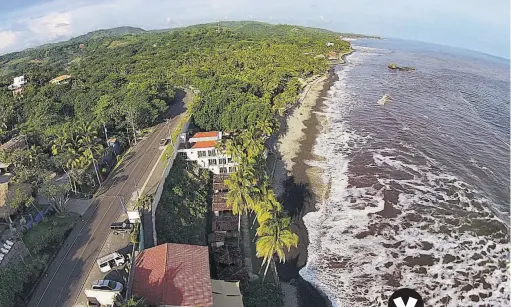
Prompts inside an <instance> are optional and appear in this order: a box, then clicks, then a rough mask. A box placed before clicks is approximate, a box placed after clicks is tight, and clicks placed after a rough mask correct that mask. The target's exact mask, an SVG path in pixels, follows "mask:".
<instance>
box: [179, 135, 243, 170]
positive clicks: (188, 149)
mask: <svg viewBox="0 0 511 307" xmlns="http://www.w3.org/2000/svg"><path fill="white" fill-rule="evenodd" d="M179 138H180V141H181V142H180V146H179V149H178V154H180V155H182V156H183V157H185V158H186V160H188V161H195V162H197V164H199V166H200V167H201V168H206V169H208V170H210V171H211V172H213V174H217V175H218V174H228V173H232V172H234V171H236V163H235V162H234V161H233V160H232V158H231V157H229V156H228V155H226V154H225V153H223V152H221V151H219V150H218V149H217V148H216V144H217V142H218V141H220V140H221V139H222V132H219V131H210V132H198V133H196V134H194V135H193V136H192V137H191V138H189V139H188V140H187V139H186V133H182V134H181V135H180V136H179Z"/></svg>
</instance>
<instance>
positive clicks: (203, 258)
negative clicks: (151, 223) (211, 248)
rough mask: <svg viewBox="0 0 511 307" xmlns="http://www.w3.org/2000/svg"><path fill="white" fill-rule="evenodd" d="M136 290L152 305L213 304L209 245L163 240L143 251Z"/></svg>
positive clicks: (209, 306)
mask: <svg viewBox="0 0 511 307" xmlns="http://www.w3.org/2000/svg"><path fill="white" fill-rule="evenodd" d="M133 292H134V293H135V294H137V295H139V296H142V297H144V299H145V301H146V302H147V303H149V304H151V305H156V306H159V305H171V306H201V307H212V306H213V295H212V290H211V279H210V274H209V254H208V247H207V246H198V245H186V244H170V243H168V244H162V245H158V246H156V247H153V248H149V249H146V250H144V251H143V252H142V253H140V254H139V255H138V257H137V260H136V264H135V278H134V281H133Z"/></svg>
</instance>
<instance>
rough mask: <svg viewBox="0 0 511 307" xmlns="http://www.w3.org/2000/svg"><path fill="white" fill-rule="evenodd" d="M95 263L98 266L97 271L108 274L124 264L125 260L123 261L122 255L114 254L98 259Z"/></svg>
mask: <svg viewBox="0 0 511 307" xmlns="http://www.w3.org/2000/svg"><path fill="white" fill-rule="evenodd" d="M96 262H97V264H98V266H99V270H100V271H101V272H103V273H106V272H110V271H111V270H112V269H114V268H116V267H118V266H121V265H123V264H124V263H125V262H126V259H124V256H123V255H121V254H119V253H118V252H115V253H111V254H109V255H106V256H104V257H101V258H99V259H98V260H96Z"/></svg>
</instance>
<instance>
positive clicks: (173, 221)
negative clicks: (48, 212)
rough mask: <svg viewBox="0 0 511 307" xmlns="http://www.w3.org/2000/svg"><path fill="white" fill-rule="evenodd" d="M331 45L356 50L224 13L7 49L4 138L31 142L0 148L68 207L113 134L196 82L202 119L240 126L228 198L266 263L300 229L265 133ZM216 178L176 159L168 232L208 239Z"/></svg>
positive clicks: (156, 112) (87, 185)
mask: <svg viewBox="0 0 511 307" xmlns="http://www.w3.org/2000/svg"><path fill="white" fill-rule="evenodd" d="M327 43H333V45H332V44H327ZM331 51H335V52H337V53H346V52H348V51H350V45H349V43H347V42H345V41H343V40H341V39H339V34H338V33H334V32H330V31H325V30H321V29H313V28H305V27H299V26H291V25H269V24H265V23H257V22H225V23H221V24H218V25H217V24H205V25H198V26H192V27H188V28H183V29H173V30H169V31H158V32H147V31H144V30H141V29H136V28H120V29H114V30H103V31H98V32H93V33H89V34H87V35H84V36H81V37H78V38H75V39H72V40H69V41H67V42H62V43H58V44H51V45H46V46H42V47H40V48H34V49H29V50H25V51H22V52H17V53H12V54H7V55H2V56H0V109H1V110H2V112H1V113H0V143H4V142H6V141H8V140H9V139H11V138H13V137H14V136H17V135H23V136H24V140H25V142H26V145H27V146H26V147H25V148H23V149H16V150H14V151H9V152H7V151H1V150H0V160H1V161H2V162H10V163H12V164H13V170H12V171H13V174H14V175H15V177H14V181H17V182H19V183H30V184H31V185H33V186H34V187H35V189H36V191H40V192H41V193H43V194H46V195H47V196H48V197H49V198H50V199H51V200H52V206H53V207H54V209H55V210H56V211H57V212H65V211H66V208H65V201H63V200H64V199H62V194H65V193H61V192H62V190H61V189H69V190H72V191H74V192H76V193H80V192H91V191H93V190H94V189H95V188H97V187H98V186H99V185H100V184H101V183H102V181H103V180H105V177H106V176H107V174H108V170H109V169H111V166H112V165H111V163H110V164H109V162H108V159H105V157H107V156H109V155H110V156H111V154H112V153H111V147H109V146H108V144H107V139H108V138H110V137H115V138H116V140H117V142H119V144H120V147H121V148H122V149H126V148H128V147H129V146H130V145H131V144H133V143H136V140H137V137H139V131H141V130H143V129H145V128H147V127H150V126H152V125H154V124H155V123H157V122H158V121H160V120H161V119H162V117H163V116H164V115H165V113H166V112H167V111H168V110H169V107H170V106H171V105H172V104H173V102H174V100H175V97H176V93H177V92H178V91H181V90H182V89H185V88H186V89H188V88H191V89H193V90H194V92H195V93H196V94H195V97H194V101H193V103H192V106H191V114H193V122H194V124H195V125H196V126H197V127H198V128H199V129H202V130H212V129H214V130H221V131H226V132H230V135H231V137H230V138H229V139H227V141H226V142H225V143H223V144H221V146H222V147H223V148H224V149H225V150H226V151H227V152H229V153H230V154H231V155H232V157H233V158H234V159H235V160H236V161H237V162H238V164H239V167H238V168H237V170H236V172H234V173H232V174H231V175H230V178H229V179H228V180H227V182H226V184H227V185H228V187H229V189H230V190H229V195H228V204H229V205H230V206H232V208H233V211H234V213H235V214H238V215H240V217H241V215H243V214H250V215H253V216H254V217H255V219H256V222H257V224H258V229H257V236H258V238H257V243H256V249H257V255H258V256H259V257H261V258H262V259H263V264H264V265H266V268H265V272H267V270H268V266H269V265H270V263H271V261H273V259H274V257H275V256H277V258H278V259H279V260H280V261H285V252H286V251H288V250H289V249H290V248H291V247H293V246H296V245H297V241H298V238H297V236H296V235H295V234H293V233H292V232H291V231H290V229H289V218H288V217H287V215H286V213H285V211H284V210H283V208H282V205H281V204H280V203H279V202H278V201H277V199H276V197H275V194H274V192H273V191H272V190H271V188H270V183H269V178H268V176H267V175H266V172H265V167H264V165H265V162H264V161H265V142H266V141H267V140H268V138H269V136H270V135H271V134H272V133H273V132H274V131H276V130H278V121H277V120H276V117H277V116H278V115H283V114H284V113H285V111H286V110H287V108H288V107H289V106H291V105H293V104H294V103H296V101H297V99H298V95H299V93H300V91H301V89H302V87H303V85H304V80H306V79H309V78H311V77H313V76H315V75H320V74H323V73H324V72H325V71H326V70H327V69H328V63H327V61H326V60H325V56H326V55H327V54H328V53H329V52H331ZM62 74H69V75H71V76H72V78H71V80H70V82H68V83H66V84H52V83H50V82H49V81H50V80H52V79H53V78H55V77H57V76H59V75H62ZM19 75H24V76H25V78H26V79H27V80H28V84H27V85H26V86H25V87H24V90H23V92H22V94H21V95H13V94H12V93H11V92H10V91H9V90H8V89H7V86H8V85H9V84H10V83H11V82H12V80H13V77H15V76H19ZM53 173H59V174H66V175H67V177H68V178H69V187H59V188H55V187H53V188H52V187H49V186H48V184H49V183H51V181H50V180H49V178H53V177H52V176H51V174H53ZM209 184H210V182H209V179H208V178H207V176H206V175H205V174H202V173H200V172H199V173H198V172H193V171H192V172H188V171H186V170H185V165H184V162H182V161H179V160H176V161H175V166H174V168H173V171H172V172H171V174H170V175H169V177H168V178H167V182H166V183H165V192H164V194H163V195H162V201H161V202H160V206H159V208H158V210H159V212H160V213H162V212H163V211H165V212H163V213H164V214H157V220H156V223H157V225H156V226H157V232H158V233H157V234H158V237H159V238H163V239H162V242H179V243H188V244H201V245H205V244H206V236H205V234H204V235H203V233H202V232H201V231H204V229H205V223H206V220H205V218H204V217H205V213H206V208H205V207H204V206H205V204H207V201H206V198H207V197H208V196H207V195H208V193H209ZM64 191H65V190H64ZM26 202H27V203H28V204H30V202H29V201H28V200H26ZM158 229H159V230H158ZM198 229H199V230H200V231H199V232H197V230H198ZM201 229H202V230H201ZM185 238H186V239H185ZM0 296H1V295H0ZM2 306H3V305H2Z"/></svg>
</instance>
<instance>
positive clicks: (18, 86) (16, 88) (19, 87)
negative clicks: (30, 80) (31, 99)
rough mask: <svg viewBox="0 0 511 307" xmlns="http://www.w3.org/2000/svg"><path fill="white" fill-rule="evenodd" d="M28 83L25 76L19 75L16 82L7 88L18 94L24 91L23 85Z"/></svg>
mask: <svg viewBox="0 0 511 307" xmlns="http://www.w3.org/2000/svg"><path fill="white" fill-rule="evenodd" d="M26 83H27V81H25V76H19V77H15V78H14V82H13V83H12V84H11V85H9V86H8V87H7V88H8V89H9V90H11V91H12V94H13V95H14V96H17V95H19V94H21V93H22V92H23V86H24V85H25V84H26Z"/></svg>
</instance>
